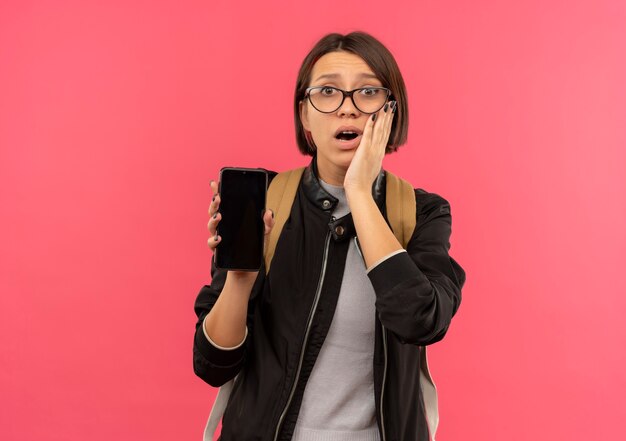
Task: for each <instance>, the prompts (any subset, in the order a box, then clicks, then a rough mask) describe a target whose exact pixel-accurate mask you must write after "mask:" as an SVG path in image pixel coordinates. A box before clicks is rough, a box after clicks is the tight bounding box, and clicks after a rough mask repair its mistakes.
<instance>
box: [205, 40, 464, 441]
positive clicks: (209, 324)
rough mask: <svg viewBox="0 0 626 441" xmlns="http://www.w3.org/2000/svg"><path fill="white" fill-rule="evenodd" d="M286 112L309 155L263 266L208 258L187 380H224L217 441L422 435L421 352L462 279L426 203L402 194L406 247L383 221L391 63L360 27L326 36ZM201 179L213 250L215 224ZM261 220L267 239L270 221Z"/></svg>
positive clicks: (440, 201)
mask: <svg viewBox="0 0 626 441" xmlns="http://www.w3.org/2000/svg"><path fill="white" fill-rule="evenodd" d="M294 104H295V106H294V111H295V123H296V138H297V143H298V147H299V149H300V151H301V152H302V153H303V154H305V155H309V156H311V161H310V163H309V165H308V167H306V169H305V171H304V174H303V175H302V178H301V180H300V184H299V186H298V190H297V193H296V197H295V199H294V202H293V206H292V209H291V212H290V216H289V219H288V220H287V222H286V223H285V225H284V227H283V229H282V230H281V234H280V240H279V242H278V244H277V246H276V250H275V254H274V257H273V260H272V264H271V267H270V271H269V273H268V274H267V275H266V274H265V268H264V267H262V268H261V270H260V271H259V272H258V273H256V272H236V271H225V270H217V269H216V268H215V266H214V265H213V266H212V271H211V274H212V282H211V285H205V286H204V287H203V288H202V289H201V290H200V293H199V294H198V297H197V299H196V302H195V312H196V315H197V317H198V321H197V323H196V333H195V337H194V348H193V355H194V356H193V363H194V371H195V373H196V375H198V376H199V377H200V378H202V379H203V380H204V381H206V382H207V383H208V384H210V385H212V386H216V387H217V386H222V385H224V384H225V383H227V382H228V381H229V380H231V379H233V378H234V377H235V376H237V378H236V381H235V382H234V386H233V388H232V393H231V395H230V397H229V399H228V404H227V405H226V408H225V411H224V414H223V419H222V432H221V436H220V438H219V439H220V440H222V441H234V440H236V441H244V440H246V441H247V440H268V441H278V440H294V441H313V440H332V441H353V440H354V441H356V440H359V441H369V440H383V441H385V440H387V441H391V440H402V441H410V440H419V441H426V440H434V435H435V430H436V427H437V420H438V418H437V414H436V406H437V403H436V394H435V395H434V402H432V401H433V396H430V397H429V398H428V400H426V399H425V397H424V395H425V392H424V389H423V387H424V378H423V375H422V376H420V372H423V371H424V366H421V365H420V363H424V361H425V355H424V354H422V351H423V347H424V346H427V345H430V344H432V343H435V342H437V341H440V340H441V339H442V338H443V337H444V335H445V334H446V332H447V330H448V328H449V326H450V322H451V319H452V317H453V316H454V315H455V313H456V312H457V310H458V308H459V305H460V303H461V289H462V287H463V284H464V282H465V272H464V270H463V269H462V268H461V266H460V265H459V264H458V263H457V262H456V261H455V260H454V259H453V258H452V257H451V256H450V255H449V253H448V251H449V249H450V243H449V238H450V235H451V214H450V205H449V203H448V202H447V201H446V200H445V199H444V198H442V197H441V196H439V195H437V194H435V193H430V192H427V191H425V190H423V189H421V188H417V189H415V199H416V221H417V224H416V226H415V230H414V232H413V235H412V236H411V239H410V241H409V242H408V245H407V247H406V250H405V249H404V248H403V247H402V245H401V244H400V243H399V242H398V240H397V239H396V237H395V236H394V234H393V232H392V230H391V229H390V227H389V225H388V224H387V221H386V213H385V171H384V170H383V169H382V159H383V157H384V155H385V154H386V153H390V152H394V151H396V150H397V148H398V147H399V146H400V145H402V144H403V143H405V142H406V137H407V127H408V107H407V98H406V91H405V87H404V81H403V79H402V76H401V74H400V71H399V69H398V66H397V64H396V62H395V60H394V58H393V56H392V55H391V53H390V52H389V51H388V50H387V49H386V48H385V47H384V46H383V45H382V44H381V43H380V42H379V41H378V40H376V39H375V38H373V37H372V36H370V35H369V34H366V33H363V32H353V33H350V34H348V35H341V34H329V35H326V36H325V37H323V38H322V39H321V40H320V41H319V42H318V43H317V44H316V45H315V46H314V47H313V49H312V50H311V52H310V53H309V54H308V55H307V57H306V58H305V59H304V61H303V63H302V66H301V69H300V72H299V75H298V79H297V84H296V91H295V102H294ZM275 175H276V173H275V172H270V177H271V178H273V177H274V176H275ZM211 186H212V189H213V191H214V193H216V194H215V195H214V197H213V201H212V203H211V204H210V207H209V215H210V221H209V223H208V228H209V231H210V233H211V237H210V238H209V241H208V242H209V248H210V249H211V250H214V249H215V248H216V247H218V246H219V244H220V237H219V236H218V235H216V228H217V226H218V224H219V222H220V220H221V216H220V213H219V205H220V196H219V194H217V183H216V182H214V181H212V183H211ZM263 219H264V221H265V232H266V234H269V232H270V231H271V229H272V227H273V225H274V219H273V213H271V212H269V211H267V212H266V213H265V214H264V216H263ZM426 372H427V369H426ZM429 379H430V378H429ZM214 410H215V409H214Z"/></svg>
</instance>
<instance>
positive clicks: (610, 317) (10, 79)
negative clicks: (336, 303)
mask: <svg viewBox="0 0 626 441" xmlns="http://www.w3.org/2000/svg"><path fill="white" fill-rule="evenodd" d="M11 3H12V4H11ZM505 3H506V4H505ZM391 5H393V8H392V7H391ZM625 23H626V6H625V3H624V2H623V1H598V0H594V1H592V0H589V1H587V2H581V1H537V0H533V1H527V2H502V1H497V0H493V1H476V0H473V1H469V0H468V1H456V2H452V1H436V2H435V1H407V2H403V3H401V2H392V3H389V2H386V3H385V2H382V3H381V2H363V1H358V2H343V3H338V2H335V1H327V0H324V1H318V2H314V3H309V4H306V5H305V4H304V3H300V2H293V3H288V2H284V4H283V3H282V2H281V3H278V2H276V3H273V4H272V3H268V2H250V3H249V4H246V5H245V6H244V5H241V4H236V3H235V2H225V1H195V2H193V1H182V2H181V1H177V2H174V1H169V2H166V1H150V2H148V1H144V2H140V1H134V2H129V1H112V2H85V1H56V2H46V1H40V2H32V1H15V2H2V4H1V5H0V202H1V204H0V223H1V225H0V226H1V228H0V244H1V246H2V252H1V254H0V292H1V295H0V439H2V440H16V441H17V440H19V441H25V440H28V441H30V440H40V439H45V440H83V439H90V440H91V441H100V440H110V439H115V440H148V439H150V440H152V441H157V440H199V439H200V436H201V434H202V430H203V428H204V424H205V419H206V417H207V415H208V412H209V409H210V406H211V403H212V400H213V398H214V395H215V389H213V388H211V387H209V386H208V385H207V384H205V383H203V382H202V381H201V380H200V379H199V378H197V377H195V376H194V373H193V370H192V358H191V356H192V353H191V348H192V338H193V331H194V324H195V315H194V312H193V302H194V299H195V296H196V294H197V292H198V290H199V289H200V287H201V285H202V284H204V283H207V282H208V281H209V263H210V252H209V250H208V248H207V246H206V239H207V230H206V222H207V220H208V217H207V212H206V210H207V207H208V203H209V201H210V195H211V193H210V188H209V180H210V179H212V178H215V177H216V176H217V173H218V170H219V169H220V167H222V166H225V165H240V166H249V167H256V166H261V167H267V168H270V169H274V170H282V169H286V168H288V167H295V166H299V165H304V164H306V163H307V162H308V158H305V157H302V156H300V155H299V153H297V150H296V147H295V136H294V130H293V116H292V113H291V111H292V102H291V100H292V93H293V88H294V84H295V77H296V73H297V69H298V68H299V65H300V62H301V60H302V58H303V57H304V55H305V54H306V53H307V51H308V50H309V49H310V48H311V46H312V45H313V44H314V42H315V41H316V40H317V39H318V38H320V37H321V36H322V35H324V34H325V33H327V32H331V31H337V32H342V33H346V32H349V31H352V30H356V29H360V30H365V31H368V32H370V33H372V34H373V35H374V36H377V37H378V38H380V39H381V40H382V41H383V43H385V44H386V45H387V46H388V47H389V48H390V49H391V51H392V52H393V53H394V54H395V56H396V58H397V61H398V63H399V65H400V68H401V69H402V72H403V74H404V78H405V81H406V83H407V88H408V91H409V99H410V101H409V104H410V115H411V120H410V121H411V123H410V134H409V142H408V144H407V145H405V146H404V147H403V148H401V150H400V151H399V152H398V153H397V154H396V155H392V156H390V157H388V158H386V159H385V167H386V168H388V169H390V170H392V171H395V172H397V173H399V174H401V175H402V176H404V177H405V178H407V179H409V180H410V181H412V182H413V183H414V185H415V186H419V187H422V188H425V189H427V190H429V191H432V192H436V193H439V194H441V195H443V196H444V197H446V198H447V199H448V200H449V201H450V203H451V205H452V210H453V236H452V239H451V243H452V249H451V253H452V255H453V256H454V257H455V258H456V259H457V260H458V261H459V262H460V263H461V264H462V266H463V267H464V269H465V270H466V272H467V276H468V279H467V283H466V286H465V289H464V292H463V294H464V300H463V303H462V306H461V309H460V310H459V314H458V315H457V316H456V317H455V318H454V321H453V325H452V327H451V329H450V331H449V333H448V335H447V337H446V338H445V340H443V341H442V342H440V343H438V344H436V345H434V346H432V347H431V349H430V354H431V355H430V359H431V365H432V370H433V375H434V377H435V381H436V383H437V386H438V387H439V391H440V396H441V398H440V407H441V423H440V428H439V431H438V435H439V436H438V440H439V441H447V440H449V441H452V440H464V441H469V440H513V441H516V440H554V439H558V440H570V441H576V440H587V439H612V440H613V439H615V440H616V439H624V437H626V431H625V429H624V427H625V426H624V420H625V418H626V410H625V409H626V406H625V405H624V399H623V395H624V393H625V392H626V374H625V373H624V372H625V370H626V366H625V361H626V360H625V358H626V355H625V352H626V351H624V347H626V327H625V326H624V320H623V318H622V316H623V314H624V310H625V307H626V300H624V298H625V294H626V283H625V278H624V269H623V264H624V252H625V251H626V246H625V245H626V234H625V232H624V230H625V229H624V228H623V225H624V218H625V217H626V203H625V201H626V195H625V191H624V190H625V189H626V182H625V180H626V179H625V177H624V165H625V164H626V155H625V153H624V151H625V146H626V129H625V125H624V123H625V121H626V108H625V105H624V103H625V102H626V86H625V82H624V80H625V79H626V62H625V60H626V57H625V56H624V54H626V25H625ZM268 94H269V96H270V97H271V100H269V101H266V102H265V103H263V104H261V102H262V100H263V98H264V97H266V96H267V95H268Z"/></svg>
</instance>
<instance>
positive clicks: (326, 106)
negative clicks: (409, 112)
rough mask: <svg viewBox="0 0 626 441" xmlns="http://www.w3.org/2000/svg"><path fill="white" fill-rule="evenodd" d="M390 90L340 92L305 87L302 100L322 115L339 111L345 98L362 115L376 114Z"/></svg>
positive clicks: (380, 88) (337, 90) (334, 88)
mask: <svg viewBox="0 0 626 441" xmlns="http://www.w3.org/2000/svg"><path fill="white" fill-rule="evenodd" d="M389 95H391V90H390V89H387V88H386V87H361V88H359V89H354V90H349V91H346V90H342V89H338V88H336V87H331V86H316V87H307V89H306V93H305V95H304V98H305V99H306V98H308V99H309V101H310V102H311V105H312V106H313V107H314V108H315V109H316V110H318V111H320V112H322V113H332V112H335V111H337V109H339V108H340V107H341V106H342V104H343V102H344V100H345V99H346V97H347V96H349V97H350V99H351V100H352V103H354V107H356V108H357V109H359V111H360V112H363V113H376V112H378V111H379V110H380V109H382V107H383V106H384V105H385V103H386V102H387V98H389Z"/></svg>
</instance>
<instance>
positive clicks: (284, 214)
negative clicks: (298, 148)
mask: <svg viewBox="0 0 626 441" xmlns="http://www.w3.org/2000/svg"><path fill="white" fill-rule="evenodd" d="M304 169H305V167H300V168H296V169H293V170H287V171H284V172H281V173H278V174H277V175H276V176H274V179H272V182H271V183H270V186H269V189H268V190H267V204H266V205H267V208H268V209H271V210H272V211H273V212H274V227H273V228H272V231H271V232H270V237H269V241H268V243H267V246H266V247H265V253H264V256H265V272H266V273H268V272H269V270H270V265H271V263H272V257H274V251H275V250H276V244H277V243H278V238H279V237H280V232H281V231H282V230H283V226H284V225H285V222H287V219H288V218H289V214H290V213H291V206H292V205H293V200H294V199H295V197H296V191H297V190H298V185H299V184H300V178H301V177H302V173H303V172H304Z"/></svg>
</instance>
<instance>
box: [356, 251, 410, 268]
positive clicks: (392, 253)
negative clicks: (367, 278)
mask: <svg viewBox="0 0 626 441" xmlns="http://www.w3.org/2000/svg"><path fill="white" fill-rule="evenodd" d="M398 253H406V250H405V249H404V248H401V249H399V250H396V251H392V252H391V253H389V254H387V255H386V256H385V257H383V258H382V259H378V261H376V263H374V264H373V265H372V266H370V267H369V269H368V270H367V271H365V274H369V273H370V271H372V270H373V269H374V268H376V267H377V266H378V265H380V264H381V263H383V262H384V261H385V260H387V259H389V258H390V257H393V256H395V255H396V254H398Z"/></svg>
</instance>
